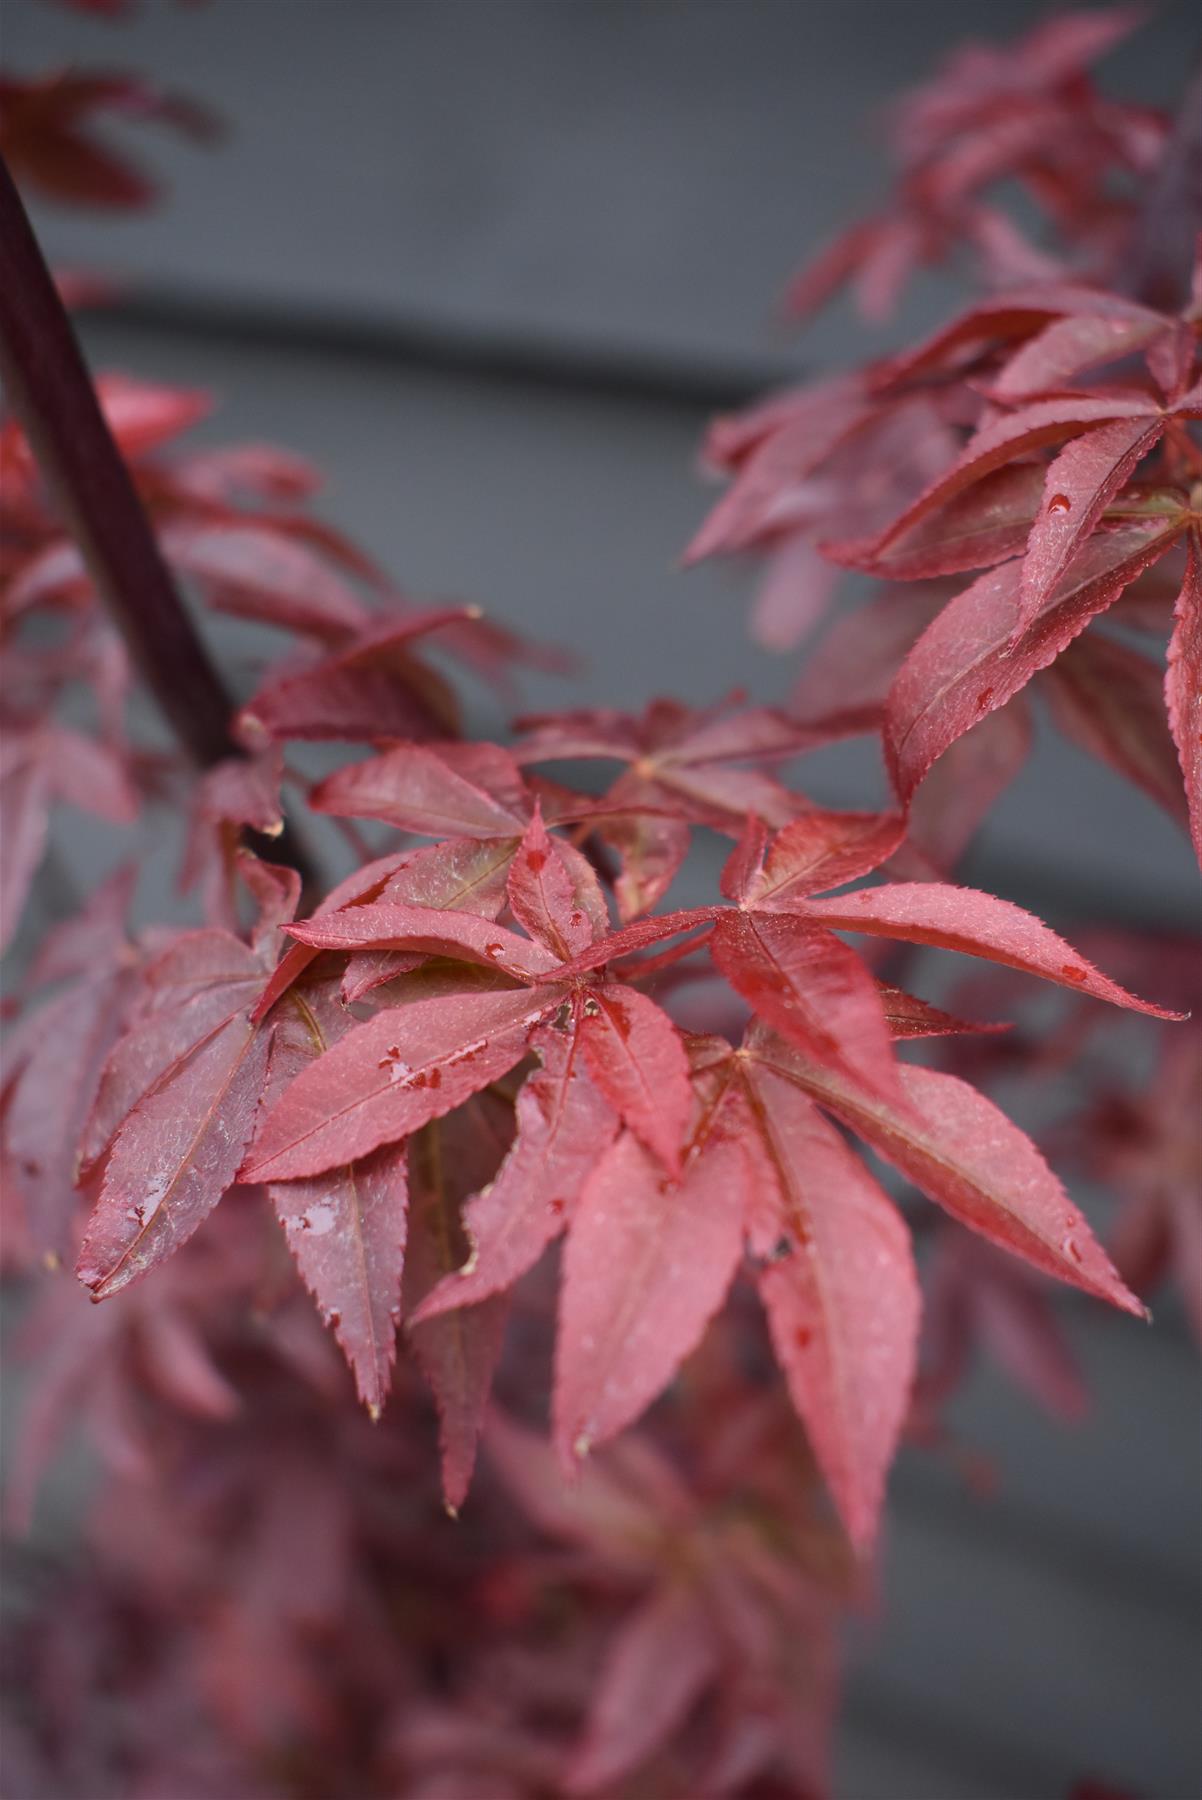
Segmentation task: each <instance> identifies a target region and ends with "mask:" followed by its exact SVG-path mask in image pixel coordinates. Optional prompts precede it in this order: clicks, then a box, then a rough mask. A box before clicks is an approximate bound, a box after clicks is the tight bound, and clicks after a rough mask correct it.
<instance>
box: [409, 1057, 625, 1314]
mask: <svg viewBox="0 0 1202 1800" xmlns="http://www.w3.org/2000/svg"><path fill="white" fill-rule="evenodd" d="M530 1047H531V1049H532V1050H534V1051H536V1052H537V1053H538V1055H539V1056H540V1057H541V1059H542V1064H543V1066H542V1068H541V1069H539V1070H538V1071H537V1072H536V1073H535V1074H533V1075H531V1076H529V1077H528V1078H527V1080H526V1081H525V1082H524V1084H523V1086H522V1090H521V1093H520V1094H519V1095H518V1102H517V1136H516V1137H515V1138H514V1142H513V1148H512V1149H511V1150H510V1152H509V1155H508V1156H507V1157H506V1159H505V1161H504V1162H503V1163H502V1164H501V1167H500V1169H499V1170H498V1171H497V1174H496V1176H495V1178H494V1179H493V1180H492V1181H491V1182H490V1183H489V1184H488V1186H487V1187H485V1188H483V1189H482V1190H481V1191H480V1192H479V1193H478V1194H476V1195H474V1196H473V1197H472V1199H470V1200H469V1201H468V1202H467V1206H466V1207H465V1209H464V1218H463V1223H464V1228H465V1230H466V1231H467V1235H468V1239H469V1241H470V1243H471V1255H470V1257H469V1258H468V1261H467V1262H466V1263H465V1264H464V1266H463V1267H462V1268H461V1269H457V1270H456V1271H455V1272H454V1274H452V1275H448V1276H447V1277H446V1278H445V1280H443V1281H441V1282H440V1283H439V1285H438V1286H437V1287H436V1288H435V1289H434V1290H433V1292H432V1293H431V1294H429V1295H428V1296H427V1298H426V1299H425V1300H424V1301H423V1303H422V1306H421V1308H420V1310H419V1312H418V1314H417V1315H416V1320H415V1322H416V1323H420V1322H421V1321H422V1320H423V1319H429V1318H433V1317H435V1315H436V1314H438V1313H442V1312H448V1311H450V1310H451V1309H452V1308H454V1307H457V1306H475V1305H478V1304H479V1302H480V1301H481V1300H487V1299H488V1298H489V1296H490V1295H492V1294H497V1293H501V1292H502V1291H503V1290H504V1289H506V1288H510V1287H512V1286H513V1284H514V1283H515V1282H516V1281H518V1280H519V1279H520V1277H521V1276H523V1275H524V1274H525V1273H526V1271H527V1269H530V1268H533V1266H534V1264H535V1263H536V1262H537V1261H538V1259H539V1257H540V1256H541V1255H542V1253H543V1251H544V1249H545V1248H546V1246H547V1245H548V1244H549V1243H550V1242H551V1240H552V1239H553V1238H555V1237H557V1236H558V1235H559V1233H560V1232H561V1231H562V1230H563V1229H564V1227H565V1226H566V1225H567V1223H568V1221H569V1219H570V1218H571V1216H572V1212H573V1209H574V1207H575V1204H576V1200H577V1197H578V1195H579V1193H580V1190H581V1188H582V1187H583V1185H584V1183H585V1181H586V1179H587V1178H588V1176H589V1174H590V1172H591V1171H592V1169H593V1168H594V1166H595V1165H596V1163H597V1160H598V1158H599V1157H601V1156H602V1155H604V1153H605V1151H606V1150H607V1149H608V1147H609V1145H610V1143H611V1142H612V1140H613V1137H614V1135H615V1133H616V1131H617V1127H618V1122H617V1119H616V1117H615V1116H614V1114H613V1112H612V1111H611V1109H610V1108H609V1106H608V1105H607V1104H606V1102H605V1101H604V1100H603V1099H602V1098H601V1095H600V1094H599V1093H598V1091H597V1089H596V1088H595V1087H594V1085H593V1083H592V1081H591V1080H590V1079H589V1076H588V1074H587V1073H586V1071H585V1068H584V1063H583V1059H582V1057H581V1056H580V1054H579V1047H578V1044H577V1041H576V1036H575V1034H574V1033H568V1032H563V1031H552V1030H551V1029H549V1028H542V1029H540V1030H537V1031H535V1032H533V1033H532V1034H531V1039H530Z"/></svg>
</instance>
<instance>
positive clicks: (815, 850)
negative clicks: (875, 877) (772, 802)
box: [741, 811, 906, 911]
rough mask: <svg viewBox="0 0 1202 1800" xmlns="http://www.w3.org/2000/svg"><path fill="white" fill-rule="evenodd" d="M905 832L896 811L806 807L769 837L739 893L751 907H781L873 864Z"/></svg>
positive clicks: (876, 865) (835, 884)
mask: <svg viewBox="0 0 1202 1800" xmlns="http://www.w3.org/2000/svg"><path fill="white" fill-rule="evenodd" d="M905 834H906V823H905V820H904V819H903V818H901V816H900V815H899V814H897V813H857V812H826V811H815V812H812V813H806V814H804V815H803V816H802V817H801V818H800V819H796V820H794V822H793V824H792V825H786V826H785V828H784V830H783V831H781V832H779V833H778V834H777V836H776V837H775V838H774V839H773V840H772V844H771V846H770V847H769V850H768V854H767V856H766V858H765V861H764V866H763V869H762V871H761V872H760V873H759V875H758V876H757V877H756V878H755V879H753V880H752V882H751V883H750V885H749V886H748V888H747V890H746V892H745V894H743V895H742V896H741V898H742V899H743V900H744V901H745V903H746V904H747V905H748V906H752V907H755V908H756V909H760V908H766V909H767V910H769V911H787V910H788V908H789V907H790V905H791V904H792V903H793V902H794V901H796V900H798V899H801V898H804V896H805V895H807V894H814V893H819V892H821V891H822V890H823V889H824V888H833V887H842V886H843V885H844V883H845V882H848V881H855V880H856V879H857V878H858V877H859V876H861V875H868V874H870V873H871V872H872V870H873V869H878V868H879V867H880V866H881V864H882V863H883V862H884V861H885V859H886V858H887V857H889V856H892V854H893V852H894V851H895V850H896V849H897V847H898V845H899V844H900V843H901V841H902V839H903V838H904V837H905Z"/></svg>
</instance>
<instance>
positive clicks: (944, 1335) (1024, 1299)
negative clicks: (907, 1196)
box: [914, 1228, 1089, 1419]
mask: <svg viewBox="0 0 1202 1800" xmlns="http://www.w3.org/2000/svg"><path fill="white" fill-rule="evenodd" d="M924 1299H925V1308H924V1318H923V1355H922V1359H921V1368H920V1373H919V1377H918V1381H917V1383H916V1386H915V1396H914V1397H915V1406H916V1408H919V1409H933V1410H936V1411H937V1410H938V1409H940V1408H941V1407H942V1406H943V1405H944V1404H945V1403H946V1402H947V1400H948V1399H949V1398H951V1396H952V1395H954V1394H955V1393H956V1392H957V1390H958V1389H959V1387H960V1384H961V1382H962V1381H963V1379H964V1376H965V1374H966V1373H967V1370H968V1366H969V1362H970V1358H971V1355H972V1352H973V1350H974V1348H975V1347H976V1346H978V1345H979V1346H980V1348H981V1350H982V1351H983V1352H984V1353H985V1354H986V1355H987V1356H988V1357H989V1358H990V1359H991V1361H992V1362H994V1363H995V1364H996V1365H997V1366H998V1367H999V1368H1001V1369H1002V1370H1003V1371H1004V1372H1005V1373H1006V1374H1007V1375H1009V1377H1010V1378H1011V1380H1012V1381H1014V1382H1016V1383H1017V1384H1018V1385H1019V1386H1020V1387H1023V1388H1025V1389H1026V1391H1027V1392H1028V1393H1029V1394H1030V1395H1031V1396H1032V1397H1033V1398H1034V1399H1035V1400H1037V1401H1038V1402H1039V1404H1040V1405H1041V1406H1043V1407H1045V1408H1046V1409H1047V1411H1048V1412H1050V1413H1051V1414H1053V1415H1054V1416H1055V1417H1058V1418H1063V1419H1078V1418H1080V1417H1081V1416H1082V1414H1083V1413H1084V1412H1085V1411H1086V1408H1087V1406H1088V1403H1089V1396H1088V1390H1087V1388H1086V1386H1085V1381H1084V1377H1083V1376H1082V1374H1081V1371H1080V1369H1079V1367H1078V1365H1077V1361H1076V1358H1075V1357H1074V1355H1073V1352H1072V1348H1071V1346H1070V1344H1069V1342H1068V1339H1067V1337H1066V1336H1065V1333H1064V1331H1063V1329H1062V1327H1061V1325H1060V1323H1059V1321H1058V1319H1057V1317H1056V1312H1055V1310H1054V1308H1053V1307H1052V1305H1051V1303H1050V1293H1049V1290H1048V1288H1047V1285H1046V1283H1044V1282H1041V1281H1040V1280H1039V1278H1038V1277H1036V1276H1033V1275H1032V1274H1031V1273H1030V1271H1028V1270H1027V1269H1026V1268H1024V1267H1023V1265H1022V1264H1021V1263H1018V1262H1015V1260H1014V1259H1013V1258H1012V1257H1004V1256H1001V1255H999V1254H998V1253H997V1252H995V1251H993V1250H992V1249H990V1248H989V1247H988V1246H987V1245H986V1244H984V1243H983V1242H982V1240H981V1239H980V1238H977V1237H967V1236H965V1235H964V1234H963V1233H962V1232H957V1231H954V1230H952V1229H951V1228H947V1229H945V1230H943V1231H941V1233H940V1236H939V1239H938V1242H937V1245H936V1250H935V1255H934V1259H933V1264H932V1272H931V1278H930V1281H929V1283H927V1285H926V1288H925V1293H924Z"/></svg>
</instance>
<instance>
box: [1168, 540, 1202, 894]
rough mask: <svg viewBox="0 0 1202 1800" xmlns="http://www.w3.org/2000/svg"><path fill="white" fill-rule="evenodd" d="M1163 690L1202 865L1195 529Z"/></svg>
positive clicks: (1201, 606) (1200, 638) (1199, 565)
mask: <svg viewBox="0 0 1202 1800" xmlns="http://www.w3.org/2000/svg"><path fill="white" fill-rule="evenodd" d="M1164 691H1165V700H1166V703H1167V707H1168V715H1169V725H1170V727H1171V729H1172V733H1173V739H1174V742H1175V743H1176V745H1177V755H1178V758H1179V759H1180V762H1181V773H1182V775H1183V776H1184V777H1185V793H1186V798H1187V800H1188V803H1189V821H1190V833H1191V835H1192V837H1193V840H1194V849H1195V850H1196V851H1197V854H1198V861H1199V862H1200V863H1202V545H1200V544H1199V541H1198V537H1197V534H1196V533H1195V534H1191V537H1190V543H1189V553H1188V557H1187V560H1186V567H1185V580H1184V582H1183V583H1182V587H1181V593H1180V595H1179V596H1178V599H1177V605H1176V608H1175V610H1174V625H1173V635H1172V637H1171V638H1170V639H1169V666H1168V673H1167V674H1166V676H1165V684H1164Z"/></svg>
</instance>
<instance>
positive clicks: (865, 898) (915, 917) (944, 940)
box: [804, 881, 1183, 1019]
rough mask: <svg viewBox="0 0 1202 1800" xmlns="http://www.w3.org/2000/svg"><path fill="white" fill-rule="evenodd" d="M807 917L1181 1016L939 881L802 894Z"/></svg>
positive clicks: (1007, 912) (999, 904) (991, 900)
mask: <svg viewBox="0 0 1202 1800" xmlns="http://www.w3.org/2000/svg"><path fill="white" fill-rule="evenodd" d="M804 906H805V912H806V915H807V916H808V917H810V918H813V919H816V920H819V921H821V923H822V924H823V925H824V926H827V927H834V928H835V929H836V930H839V931H863V932H866V933H868V934H870V935H872V936H879V937H891V938H896V939H898V940H900V941H901V942H903V943H911V944H935V945H938V946H940V947H941V948H942V949H945V950H959V951H963V952H964V953H965V954H967V955H969V956H978V957H983V958H984V959H985V960H986V961H988V962H1000V963H1006V964H1008V965H1009V966H1010V968H1012V969H1021V970H1023V971H1024V972H1025V973H1026V974H1029V975H1038V976H1040V977H1041V979H1042V980H1044V981H1051V982H1055V983H1056V984H1057V985H1058V986H1060V987H1069V988H1074V989H1076V991H1077V992H1078V993H1082V994H1091V995H1093V997H1094V998H1095V999H1098V1000H1108V1001H1109V1002H1110V1004H1111V1005H1112V1006H1125V1007H1129V1008H1130V1009H1131V1010H1132V1011H1133V1012H1142V1013H1149V1014H1150V1015H1151V1016H1152V1017H1153V1018H1157V1019H1177V1018H1181V1017H1182V1016H1183V1015H1182V1014H1180V1013H1174V1012H1170V1011H1167V1010H1166V1009H1165V1008H1163V1007H1160V1006H1156V1005H1154V1004H1153V1003H1152V1002H1151V1001H1147V1000H1141V999H1139V997H1138V996H1137V995H1135V994H1130V993H1128V992H1127V990H1126V988H1123V987H1120V986H1119V985H1118V983H1117V982H1115V981H1111V980H1110V978H1109V977H1108V976H1106V975H1103V974H1102V973H1101V972H1100V971H1099V970H1097V969H1095V968H1094V967H1093V965H1092V964H1091V963H1089V962H1087V961H1086V959H1085V958H1084V957H1083V956H1081V955H1079V954H1078V953H1077V951H1075V950H1074V949H1073V947H1072V945H1071V944H1068V943H1066V942H1065V940H1064V939H1063V938H1062V937H1060V936H1059V934H1058V933H1057V932H1054V931H1053V930H1051V928H1050V927H1049V926H1047V925H1045V924H1044V923H1043V921H1042V920H1040V919H1037V918H1036V917H1035V915H1034V914H1033V913H1029V912H1026V911H1024V909H1023V908H1022V907H1021V906H1015V905H1013V903H1012V902H1011V901H1009V900H999V899H998V898H997V896H996V895H994V894H983V893H980V892H979V891H978V890H977V889H975V888H960V887H952V886H950V885H949V884H947V883H944V882H939V881H891V882H885V883H883V884H882V885H881V886H879V887H867V888H858V889H857V890H856V891H855V893H853V894H844V895H839V896H837V897H836V896H832V897H830V898H822V899H809V900H807V901H806V902H805V903H804Z"/></svg>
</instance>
